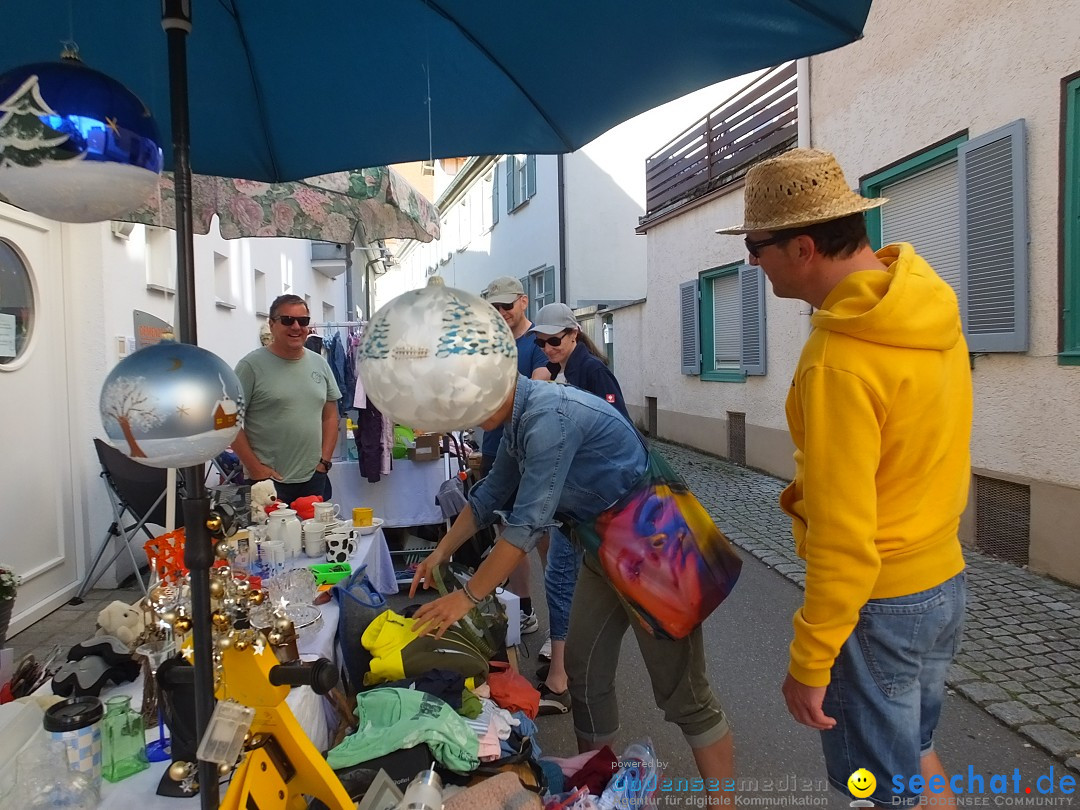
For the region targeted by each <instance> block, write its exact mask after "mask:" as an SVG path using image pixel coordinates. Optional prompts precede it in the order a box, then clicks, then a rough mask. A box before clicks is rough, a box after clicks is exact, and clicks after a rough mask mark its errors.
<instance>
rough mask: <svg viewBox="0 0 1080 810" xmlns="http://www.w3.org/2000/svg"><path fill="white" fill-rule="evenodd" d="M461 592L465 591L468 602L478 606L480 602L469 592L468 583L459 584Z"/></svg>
mask: <svg viewBox="0 0 1080 810" xmlns="http://www.w3.org/2000/svg"><path fill="white" fill-rule="evenodd" d="M461 590H463V591H465V595H466V596H467V597H469V601H470V602H472V603H473V604H474V605H479V604H480V600H479V599H477V598H476V597H475V596H473V593H472V591H470V590H469V583H468V582H463V583H461Z"/></svg>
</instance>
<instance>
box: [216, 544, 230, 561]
mask: <svg viewBox="0 0 1080 810" xmlns="http://www.w3.org/2000/svg"><path fill="white" fill-rule="evenodd" d="M214 556H215V557H217V558H218V559H219V560H227V559H228V558H229V541H228V540H218V541H217V542H216V543H214Z"/></svg>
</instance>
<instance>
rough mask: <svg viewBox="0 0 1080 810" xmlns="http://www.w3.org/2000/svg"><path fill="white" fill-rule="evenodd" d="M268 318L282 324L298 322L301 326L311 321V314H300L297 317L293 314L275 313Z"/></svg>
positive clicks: (289, 324)
mask: <svg viewBox="0 0 1080 810" xmlns="http://www.w3.org/2000/svg"><path fill="white" fill-rule="evenodd" d="M270 320H272V321H277V322H278V323H280V324H281V325H282V326H292V325H293V324H294V323H298V324H300V325H301V326H307V325H308V324H309V323H311V316H310V315H300V316H299V317H297V316H295V315H275V316H274V317H273V318H271V319H270Z"/></svg>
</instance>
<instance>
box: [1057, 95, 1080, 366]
mask: <svg viewBox="0 0 1080 810" xmlns="http://www.w3.org/2000/svg"><path fill="white" fill-rule="evenodd" d="M1064 141H1065V143H1064V144H1063V147H1064V148H1063V149H1062V153H1063V155H1064V163H1065V188H1064V193H1063V195H1062V198H1063V199H1062V210H1061V230H1062V241H1063V245H1062V247H1063V253H1064V257H1063V258H1064V265H1065V267H1064V271H1065V273H1064V278H1063V279H1062V282H1063V283H1062V288H1061V293H1062V295H1061V303H1060V307H1061V332H1062V335H1061V338H1062V341H1061V353H1060V354H1059V355H1058V363H1060V364H1061V365H1065V366H1080V77H1078V78H1075V79H1073V80H1072V81H1071V82H1069V83H1068V84H1067V85H1066V87H1065V137H1064Z"/></svg>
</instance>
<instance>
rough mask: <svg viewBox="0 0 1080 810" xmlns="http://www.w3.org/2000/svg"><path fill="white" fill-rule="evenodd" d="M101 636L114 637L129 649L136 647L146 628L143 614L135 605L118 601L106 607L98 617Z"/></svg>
mask: <svg viewBox="0 0 1080 810" xmlns="http://www.w3.org/2000/svg"><path fill="white" fill-rule="evenodd" d="M97 623H98V627H100V628H101V630H100V631H99V632H98V635H99V636H113V637H114V638H117V639H119V640H120V641H122V642H123V643H124V644H126V645H127V646H128V647H129V648H133V647H135V645H136V643H137V642H138V640H139V636H141V635H142V633H143V630H144V629H145V628H146V622H145V618H144V617H143V612H142V611H141V610H140V609H139V608H138V607H136V606H134V605H126V604H124V603H123V602H121V601H119V600H117V601H115V602H110V603H109V604H108V605H106V606H105V607H104V608H103V609H102V610H101V612H99V613H98V615H97Z"/></svg>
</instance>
